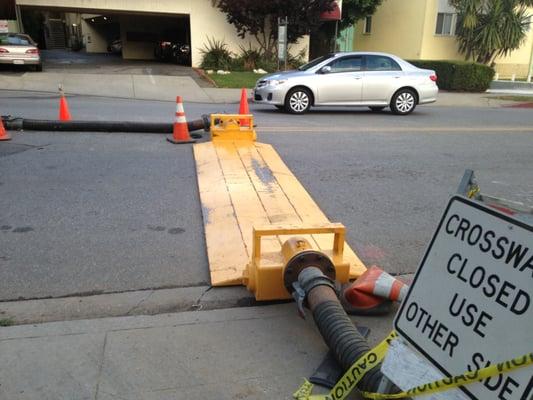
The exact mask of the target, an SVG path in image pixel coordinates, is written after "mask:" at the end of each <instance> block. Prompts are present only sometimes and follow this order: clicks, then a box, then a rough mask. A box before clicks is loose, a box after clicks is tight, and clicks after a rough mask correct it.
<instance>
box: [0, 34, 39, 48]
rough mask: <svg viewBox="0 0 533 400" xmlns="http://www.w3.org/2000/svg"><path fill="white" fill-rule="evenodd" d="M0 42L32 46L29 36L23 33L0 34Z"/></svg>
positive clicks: (10, 44)
mask: <svg viewBox="0 0 533 400" xmlns="http://www.w3.org/2000/svg"><path fill="white" fill-rule="evenodd" d="M0 44H3V45H9V46H33V45H34V43H33V42H32V40H31V39H30V37H29V36H25V35H0Z"/></svg>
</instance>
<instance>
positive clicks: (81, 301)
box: [0, 286, 257, 325]
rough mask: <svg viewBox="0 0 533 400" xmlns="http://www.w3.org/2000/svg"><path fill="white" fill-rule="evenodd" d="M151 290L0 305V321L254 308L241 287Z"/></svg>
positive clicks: (19, 322) (89, 317) (1, 303)
mask: <svg viewBox="0 0 533 400" xmlns="http://www.w3.org/2000/svg"><path fill="white" fill-rule="evenodd" d="M211 289H212V288H211V287H210V286H196V287H185V288H175V289H150V290H137V291H131V292H122V293H109V294H101V295H94V296H72V297H63V298H52V299H37V300H21V301H6V302H0V319H3V320H6V321H9V322H10V323H12V324H13V325H23V324H35V323H43V322H53V321H66V320H77V319H92V318H104V317H122V316H130V315H155V314H163V313H175V312H182V311H194V310H215V309H220V308H231V307H243V306H253V305H257V303H256V301H255V299H254V297H253V295H252V294H251V293H249V292H248V291H247V290H246V289H245V288H244V287H242V286H239V287H225V288H216V290H211Z"/></svg>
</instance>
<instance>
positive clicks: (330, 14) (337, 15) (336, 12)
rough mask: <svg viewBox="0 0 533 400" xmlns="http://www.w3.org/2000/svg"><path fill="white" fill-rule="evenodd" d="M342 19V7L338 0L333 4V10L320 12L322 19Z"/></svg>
mask: <svg viewBox="0 0 533 400" xmlns="http://www.w3.org/2000/svg"><path fill="white" fill-rule="evenodd" d="M341 19H342V17H341V8H340V7H339V2H338V1H336V2H335V4H334V5H333V10H331V11H323V12H322V13H320V20H321V21H340V20H341Z"/></svg>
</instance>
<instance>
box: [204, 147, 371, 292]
mask: <svg viewBox="0 0 533 400" xmlns="http://www.w3.org/2000/svg"><path fill="white" fill-rule="evenodd" d="M194 156H195V160H196V165H197V175H198V186H199V191H200V199H201V203H202V213H203V217H204V227H205V235H206V243H207V254H208V258H209V268H210V271H211V284H212V285H213V286H226V285H236V284H241V283H242V279H241V278H242V273H243V271H244V270H245V269H246V265H247V264H248V262H250V259H251V255H252V247H253V242H252V239H253V238H252V232H253V227H254V226H255V227H258V226H268V225H282V226H283V225H284V226H288V225H294V226H298V225H302V226H305V225H319V224H325V223H329V222H330V221H329V220H328V218H327V217H326V216H325V215H324V213H323V212H322V210H320V208H319V207H318V206H317V204H316V203H315V202H314V200H313V199H312V198H311V196H310V195H309V193H307V191H306V190H305V188H304V187H303V186H302V185H301V183H300V182H299V181H298V179H296V177H295V176H294V175H293V174H292V172H291V171H290V170H289V168H288V167H287V166H286V165H285V163H284V162H283V161H282V160H281V158H280V157H279V155H278V153H277V152H276V151H275V150H274V148H273V147H272V146H270V145H267V144H263V143H257V142H224V143H222V142H218V143H216V144H213V143H212V142H206V143H200V144H196V145H194ZM304 237H305V238H306V239H307V240H309V242H310V243H311V244H312V245H313V247H314V246H316V247H317V248H318V249H320V250H322V251H324V252H325V253H327V254H328V255H331V254H332V248H333V234H314V235H305V236H304ZM286 238H287V237H285V236H277V237H276V236H272V237H265V238H263V239H262V242H261V249H262V251H261V263H262V264H263V265H276V264H280V263H282V259H281V244H282V243H283V241H284V240H285V239H286ZM344 260H345V261H347V262H349V263H350V277H351V278H356V277H357V276H359V275H361V274H362V273H363V272H364V271H365V270H366V267H365V266H364V264H363V263H362V262H361V260H360V259H359V258H358V257H357V255H356V254H355V253H354V251H353V250H352V249H351V248H350V246H348V245H347V244H345V246H344Z"/></svg>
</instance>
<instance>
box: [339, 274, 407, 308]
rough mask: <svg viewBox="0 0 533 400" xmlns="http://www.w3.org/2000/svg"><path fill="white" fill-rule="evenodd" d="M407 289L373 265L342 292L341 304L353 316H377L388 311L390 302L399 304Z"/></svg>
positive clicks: (404, 285) (403, 284)
mask: <svg viewBox="0 0 533 400" xmlns="http://www.w3.org/2000/svg"><path fill="white" fill-rule="evenodd" d="M408 289H409V286H407V285H406V284H405V283H403V282H401V281H399V280H398V279H396V278H394V277H392V276H391V275H389V274H388V273H386V272H385V271H383V270H382V269H381V268H379V267H377V266H375V265H374V266H372V267H370V268H369V269H367V270H366V272H365V273H364V274H363V275H361V276H360V277H359V278H358V279H357V280H356V281H355V282H353V283H352V284H351V285H350V286H348V287H347V288H346V289H345V290H344V292H343V296H342V297H343V304H344V305H345V308H347V311H348V312H350V311H352V312H351V313H353V314H366V315H368V314H371V315H379V314H383V313H385V312H388V310H390V306H391V302H392V301H398V302H401V301H402V300H403V299H404V297H405V295H406V294H407V290H408Z"/></svg>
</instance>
